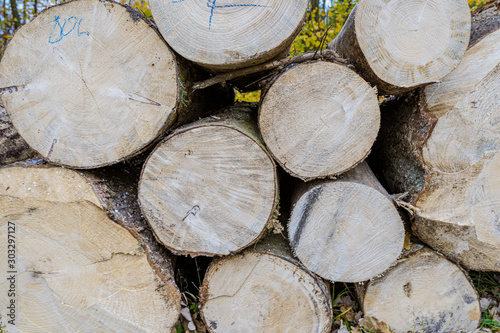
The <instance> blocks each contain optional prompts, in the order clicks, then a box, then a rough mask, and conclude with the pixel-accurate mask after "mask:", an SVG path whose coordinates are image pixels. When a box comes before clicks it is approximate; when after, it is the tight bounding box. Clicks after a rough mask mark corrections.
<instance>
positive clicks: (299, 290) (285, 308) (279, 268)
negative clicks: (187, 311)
mask: <svg viewBox="0 0 500 333" xmlns="http://www.w3.org/2000/svg"><path fill="white" fill-rule="evenodd" d="M328 290H329V286H328V285H327V284H326V283H325V282H323V280H321V279H320V278H318V277H317V276H316V275H314V274H312V273H310V272H309V271H308V270H307V269H305V268H304V267H303V266H301V265H300V263H299V262H298V261H297V260H296V259H294V258H293V257H292V254H291V252H290V249H289V247H288V246H287V244H286V241H285V240H284V238H283V237H282V235H272V236H268V237H267V238H265V239H264V240H263V241H262V242H259V243H258V244H257V245H256V246H255V247H253V246H252V247H251V248H250V249H248V250H246V251H244V252H243V253H241V254H237V255H235V256H227V257H225V258H222V259H220V260H217V261H216V262H214V263H212V265H211V266H210V268H209V270H208V271H207V274H206V275H205V279H204V281H203V286H202V288H201V299H200V302H201V313H202V317H203V320H204V321H205V322H206V324H207V327H208V330H209V332H276V333H279V332H290V333H291V332H316V333H326V332H330V329H331V325H332V308H331V298H330V294H329V291H328Z"/></svg>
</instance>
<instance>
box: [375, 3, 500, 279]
mask: <svg viewBox="0 0 500 333" xmlns="http://www.w3.org/2000/svg"><path fill="white" fill-rule="evenodd" d="M496 3H497V4H498V3H500V2H498V1H496ZM498 8H500V7H496V6H489V8H488V9H485V10H484V11H481V15H486V16H487V17H488V18H489V19H488V20H485V21H481V22H483V23H484V24H485V26H483V25H475V28H474V29H475V30H474V32H477V31H480V32H481V31H482V32H486V34H485V35H480V34H477V33H475V42H474V43H472V45H471V46H470V47H469V49H468V50H467V52H466V53H465V56H464V58H463V61H462V62H461V63H460V65H459V66H458V67H457V68H456V69H455V70H453V71H452V72H451V73H450V74H449V75H447V76H446V77H444V78H443V79H442V80H441V82H440V83H436V84H432V85H429V86H427V87H425V88H423V89H420V90H419V91H416V92H414V93H413V94H411V95H409V96H408V97H406V98H404V99H403V98H401V99H399V100H397V101H395V102H394V103H390V104H389V105H388V108H387V109H386V110H383V112H385V116H384V120H383V123H385V124H386V125H387V126H386V127H385V128H384V126H383V128H384V129H383V130H382V131H381V134H380V137H379V138H380V139H379V140H378V142H379V146H378V147H376V149H375V151H374V155H373V156H374V158H375V159H377V160H383V159H384V158H385V159H387V160H386V161H385V162H382V164H383V165H382V166H381V169H382V170H384V172H385V173H386V176H387V179H388V182H389V183H391V184H392V186H393V187H394V190H395V191H401V192H406V191H407V192H409V193H410V196H409V198H408V199H409V202H410V203H411V204H412V205H414V206H415V212H414V213H415V216H414V223H413V226H412V228H413V231H414V233H415V234H416V235H418V237H419V238H420V239H421V240H422V241H424V242H426V243H427V244H428V245H430V246H431V247H433V248H434V249H436V250H438V251H439V252H441V253H443V254H445V255H446V256H448V257H449V258H450V259H452V260H454V261H457V262H459V263H460V264H461V265H463V266H465V267H467V268H468V269H474V270H493V271H497V270H499V269H500V236H499V228H500V224H499V221H498V215H499V214H500V206H499V205H498V201H499V198H500V192H499V190H498V189H499V188H500V187H499V184H498V179H499V177H500V176H499V175H498V174H497V171H496V170H497V168H498V163H499V160H498V156H497V155H498V152H499V150H500V141H499V139H498V131H499V130H500V127H499V126H500V118H499V117H498V114H499V111H500V102H499V100H500V99H499V96H498V92H499V91H500V51H499V50H500V42H499V41H500V30H499V29H498V27H500V26H499V25H498V24H497V23H495V22H496V21H495V18H496V20H498V19H499V18H500V11H499V10H498ZM489 24H493V27H491V26H489ZM495 27H496V29H495Z"/></svg>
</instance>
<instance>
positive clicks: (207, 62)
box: [151, 0, 308, 71]
mask: <svg viewBox="0 0 500 333" xmlns="http://www.w3.org/2000/svg"><path fill="white" fill-rule="evenodd" d="M307 5H308V1H307V0H275V1H270V0H245V1H234V0H208V1H191V0H175V1H171V0H152V1H151V11H152V13H153V16H154V18H155V23H156V24H157V25H158V28H159V29H160V32H161V33H162V35H163V37H164V38H165V40H166V41H167V42H168V44H169V45H170V46H171V47H172V48H173V49H174V50H175V51H176V52H178V53H179V54H180V55H181V56H183V57H185V58H187V59H189V60H191V61H193V62H196V63H198V64H199V65H202V66H203V67H205V68H207V69H210V70H212V71H227V70H234V69H238V68H243V67H249V66H253V65H257V64H260V63H263V62H265V61H268V60H271V59H273V58H276V57H278V56H282V57H286V56H287V55H288V51H289V48H290V45H291V43H292V41H293V39H294V38H295V36H296V35H297V34H298V33H299V31H300V29H302V24H303V21H304V19H305V16H306V12H307Z"/></svg>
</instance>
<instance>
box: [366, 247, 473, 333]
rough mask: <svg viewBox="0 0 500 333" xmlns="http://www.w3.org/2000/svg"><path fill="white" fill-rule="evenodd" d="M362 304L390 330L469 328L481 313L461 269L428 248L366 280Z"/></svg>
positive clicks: (453, 329)
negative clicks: (373, 278) (368, 280)
mask: <svg viewBox="0 0 500 333" xmlns="http://www.w3.org/2000/svg"><path fill="white" fill-rule="evenodd" d="M429 281H432V283H429ZM363 309H364V312H365V315H367V316H371V317H374V318H377V319H378V320H379V321H383V322H385V323H386V324H387V325H390V327H391V328H392V329H393V330H394V331H396V332H407V331H412V332H414V331H416V332H423V331H425V332H434V333H445V332H462V331H465V332H469V331H472V330H474V329H476V328H477V326H478V324H479V320H480V317H481V312H480V307H479V297H478V295H477V292H476V291H475V289H474V287H473V286H472V285H471V283H470V282H469V280H468V279H467V277H466V276H465V274H464V273H463V272H462V270H461V269H460V268H459V267H458V266H456V265H454V264H452V263H451V262H449V261H448V260H446V259H445V258H444V257H442V256H440V255H438V254H436V253H434V252H433V251H431V250H429V249H423V250H420V251H417V252H415V253H413V254H411V255H410V256H409V257H408V258H406V259H402V260H400V261H399V262H398V264H397V265H396V266H395V267H393V268H391V269H390V270H389V271H388V272H386V273H385V274H384V276H383V277H380V278H377V279H375V280H373V281H370V282H369V284H368V286H367V287H366V292H365V294H364V301H363Z"/></svg>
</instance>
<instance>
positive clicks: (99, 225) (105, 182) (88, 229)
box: [0, 164, 180, 332]
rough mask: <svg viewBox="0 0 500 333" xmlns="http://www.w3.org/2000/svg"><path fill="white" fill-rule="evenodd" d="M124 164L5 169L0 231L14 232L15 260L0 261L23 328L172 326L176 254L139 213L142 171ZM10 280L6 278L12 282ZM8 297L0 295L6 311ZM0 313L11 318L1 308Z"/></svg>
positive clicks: (18, 323)
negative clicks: (164, 245)
mask: <svg viewBox="0 0 500 333" xmlns="http://www.w3.org/2000/svg"><path fill="white" fill-rule="evenodd" d="M127 171H128V170H124V169H121V170H118V169H111V170H100V171H99V173H93V174H91V173H87V172H86V173H82V172H76V171H72V170H68V169H64V168H58V167H53V166H48V165H35V164H14V165H11V166H8V167H5V168H2V169H0V176H1V177H0V184H1V185H0V205H1V206H2V209H1V211H2V215H1V216H0V222H1V224H2V225H3V227H2V234H3V237H2V238H4V239H6V240H7V239H11V237H10V236H8V234H7V230H10V231H12V232H10V233H9V234H10V235H14V236H15V238H12V239H15V242H14V243H13V244H15V249H16V251H15V259H14V261H9V262H6V260H7V253H6V252H5V251H6V250H3V251H2V252H4V253H3V255H2V258H6V259H0V260H3V262H2V267H6V268H7V270H9V271H11V274H12V275H11V276H14V279H15V280H16V283H17V284H16V291H15V293H16V296H15V302H16V306H17V312H16V314H17V316H16V318H15V327H16V328H17V329H18V330H20V331H38V330H40V329H44V330H47V331H60V330H64V331H72V332H81V331H120V332H166V331H169V330H170V329H171V328H173V326H174V324H175V322H176V321H177V318H178V316H179V313H180V292H179V290H178V288H177V286H176V284H175V282H174V279H173V269H172V264H171V254H170V255H169V254H168V253H167V252H166V250H165V249H164V248H162V247H161V246H159V245H158V243H157V242H156V241H155V240H154V237H153V234H152V232H151V231H150V230H149V228H148V226H147V224H146V222H145V221H144V219H143V218H142V216H141V215H140V210H139V207H138V203H137V200H136V193H135V191H134V188H136V185H135V186H134V183H135V184H136V183H137V180H138V177H137V176H138V173H137V172H136V175H135V176H134V175H133V174H131V173H130V171H128V172H127ZM127 173H128V174H129V177H124V175H125V174H127ZM134 178H135V179H134ZM8 227H9V228H8ZM11 227H13V228H11ZM9 244H11V242H9ZM7 264H8V265H9V266H7ZM12 271H13V272H12ZM5 279H6V277H5V276H4V277H3V281H2V280H0V285H3V286H8V284H7V282H6V280H5ZM8 303H12V301H10V300H9V299H8V298H7V292H3V293H2V296H1V297H0V304H3V306H2V308H3V309H7V305H6V304H8ZM152 309H154V310H152ZM2 317H3V318H8V317H7V316H5V313H4V310H2ZM12 328H13V327H11V326H8V327H7V329H8V330H10V329H12Z"/></svg>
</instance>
